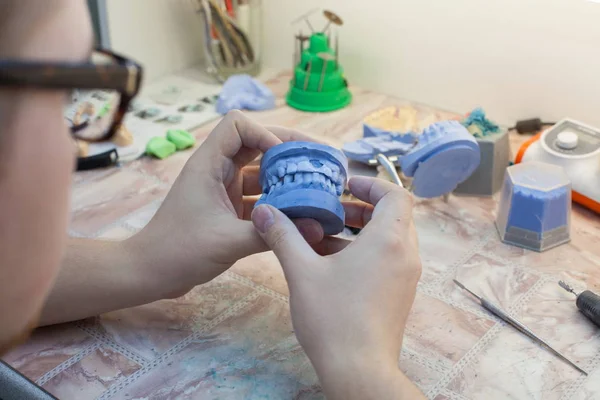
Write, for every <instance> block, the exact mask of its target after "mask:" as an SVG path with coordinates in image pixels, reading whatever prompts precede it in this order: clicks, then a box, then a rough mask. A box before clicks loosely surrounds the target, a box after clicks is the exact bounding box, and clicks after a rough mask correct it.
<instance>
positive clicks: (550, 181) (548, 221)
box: [496, 161, 571, 251]
mask: <svg viewBox="0 0 600 400" xmlns="http://www.w3.org/2000/svg"><path fill="white" fill-rule="evenodd" d="M496 228H497V229H498V233H499V234H500V238H501V239H502V241H503V242H505V243H508V244H512V245H515V246H518V247H524V248H527V249H530V250H535V251H544V250H548V249H550V248H552V247H556V246H558V245H561V244H563V243H566V242H569V241H570V240H571V237H570V228H571V182H570V181H569V177H568V176H567V175H566V174H565V172H564V171H563V169H562V168H561V167H558V166H555V165H552V164H545V163H541V162H536V161H530V162H526V163H522V164H517V165H513V166H511V167H509V168H507V169H506V174H505V177H504V185H503V187H502V194H501V198H500V202H499V205H498V214H497V217H496Z"/></svg>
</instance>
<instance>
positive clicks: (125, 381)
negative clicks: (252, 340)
mask: <svg viewBox="0 0 600 400" xmlns="http://www.w3.org/2000/svg"><path fill="white" fill-rule="evenodd" d="M258 296H259V294H258V293H257V292H252V293H250V294H249V295H248V296H246V297H244V298H243V299H242V300H240V301H238V302H237V303H235V304H234V305H233V306H231V307H229V308H228V309H226V310H225V311H223V312H222V313H221V314H219V315H218V316H217V317H216V318H214V319H213V320H211V321H210V322H208V323H207V324H206V325H204V326H202V328H201V329H200V330H198V331H197V332H195V333H193V334H191V335H190V336H188V337H187V338H185V339H183V340H182V341H181V342H179V343H177V344H176V345H175V346H173V347H171V348H170V349H169V350H167V351H165V352H164V353H162V354H161V355H160V356H158V357H157V358H155V359H154V360H152V361H151V362H150V363H149V364H147V365H145V366H144V367H143V368H140V369H138V370H137V371H136V372H134V373H133V374H131V375H129V376H127V377H124V378H122V379H120V380H119V381H118V382H117V383H116V384H115V385H113V386H111V387H110V388H109V389H108V390H107V391H105V392H104V393H102V395H101V396H100V397H98V398H97V399H96V400H107V399H110V398H111V397H112V396H114V395H115V394H117V393H118V392H120V391H121V390H123V389H125V387H127V386H128V385H130V384H132V383H133V382H135V381H136V380H138V379H139V378H141V377H142V376H143V375H146V374H147V373H149V372H150V371H152V370H153V369H154V368H156V367H157V366H158V365H160V364H162V363H163V362H165V361H167V360H168V359H169V358H170V357H172V356H174V355H175V354H177V353H179V352H180V351H181V350H183V349H184V348H185V347H187V346H188V345H189V344H190V343H193V342H194V341H196V340H198V339H200V337H201V336H202V335H203V334H205V333H207V332H209V331H210V330H212V329H213V328H215V327H216V326H217V325H219V324H220V323H222V322H223V321H225V320H227V319H228V318H230V317H232V316H234V315H236V314H237V313H238V312H240V311H241V310H243V309H245V308H246V307H248V306H249V305H250V302H252V301H253V300H255V299H257V298H258Z"/></svg>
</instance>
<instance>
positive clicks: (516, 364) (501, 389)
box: [448, 327, 580, 400]
mask: <svg viewBox="0 0 600 400" xmlns="http://www.w3.org/2000/svg"><path fill="white" fill-rule="evenodd" d="M579 376H580V373H578V372H577V371H576V370H574V369H573V368H572V367H570V366H569V365H567V364H565V363H563V362H562V361H559V360H557V359H556V358H555V357H554V356H553V355H552V354H550V353H549V352H548V351H546V350H545V349H544V348H542V347H540V346H538V345H537V344H535V343H534V342H532V341H531V339H529V338H527V337H525V336H524V335H523V334H521V333H520V332H517V331H516V330H515V329H513V328H511V327H505V328H503V329H502V331H500V333H499V334H498V335H497V336H496V337H495V338H493V340H491V342H490V343H489V344H487V346H486V347H485V348H484V349H483V350H482V351H481V352H480V353H479V354H477V355H476V356H475V357H474V358H473V361H472V362H470V363H469V364H468V365H467V366H466V367H465V368H464V369H463V370H462V371H461V372H460V373H459V374H458V375H457V376H456V377H455V378H454V379H453V380H452V381H451V382H450V384H449V385H448V389H450V390H452V391H454V392H457V393H460V394H461V395H462V396H464V397H466V398H468V399H523V400H525V399H528V400H529V399H531V400H555V399H556V400H558V399H560V398H561V396H562V395H563V393H564V392H565V391H566V390H567V388H568V387H569V386H570V385H571V384H572V383H573V381H574V380H575V379H577V377H579Z"/></svg>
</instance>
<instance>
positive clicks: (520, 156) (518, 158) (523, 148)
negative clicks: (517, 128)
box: [515, 132, 542, 164]
mask: <svg viewBox="0 0 600 400" xmlns="http://www.w3.org/2000/svg"><path fill="white" fill-rule="evenodd" d="M540 137H542V132H540V133H538V134H537V135H535V136H534V137H532V138H531V139H529V140H528V141H526V142H525V143H523V144H522V145H521V147H520V148H519V151H518V152H517V156H516V157H515V164H518V163H520V162H521V160H522V159H523V156H524V155H525V151H527V148H528V147H529V146H531V144H532V143H535V142H537V141H538V140H539V139H540Z"/></svg>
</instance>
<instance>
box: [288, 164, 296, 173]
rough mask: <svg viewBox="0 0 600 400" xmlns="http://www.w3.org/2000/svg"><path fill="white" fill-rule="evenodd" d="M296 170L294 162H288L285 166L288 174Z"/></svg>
mask: <svg viewBox="0 0 600 400" xmlns="http://www.w3.org/2000/svg"><path fill="white" fill-rule="evenodd" d="M297 171H298V166H297V165H296V164H294V163H289V164H288V166H287V173H288V174H291V175H292V174H295V173H296V172H297Z"/></svg>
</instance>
